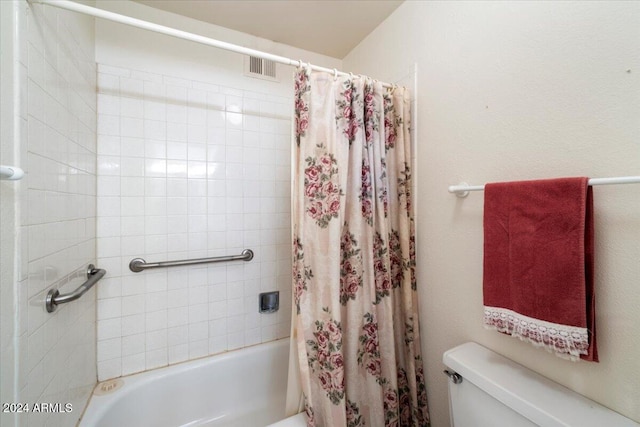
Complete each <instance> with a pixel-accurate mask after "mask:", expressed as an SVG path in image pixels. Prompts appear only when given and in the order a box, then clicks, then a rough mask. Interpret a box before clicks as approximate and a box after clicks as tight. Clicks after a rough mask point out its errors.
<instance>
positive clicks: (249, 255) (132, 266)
mask: <svg viewBox="0 0 640 427" xmlns="http://www.w3.org/2000/svg"><path fill="white" fill-rule="evenodd" d="M252 259H253V251H252V250H251V249H245V250H244V251H242V254H241V255H229V256H218V257H212V258H194V259H181V260H177V261H164V262H146V261H145V260H144V259H142V258H134V259H132V260H131V262H130V263H129V270H131V271H133V272H134V273H139V272H141V271H142V270H145V269H147V268H159V267H177V266H180V265H194V264H206V263H210V262H226V261H251V260H252Z"/></svg>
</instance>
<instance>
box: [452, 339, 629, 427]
mask: <svg viewBox="0 0 640 427" xmlns="http://www.w3.org/2000/svg"><path fill="white" fill-rule="evenodd" d="M442 360H443V362H444V364H445V365H446V366H448V367H449V368H450V369H453V370H454V371H456V372H457V373H458V374H460V375H461V376H462V377H463V378H464V380H463V381H469V382H470V383H472V384H474V385H475V386H476V387H478V388H480V389H481V390H483V391H484V392H485V393H487V394H489V395H490V396H492V397H493V398H495V399H497V400H498V401H500V402H502V403H503V404H505V405H506V406H508V407H509V408H511V409H513V410H514V411H516V412H518V413H519V414H520V415H522V416H524V417H526V418H528V419H529V420H531V421H532V422H534V423H536V424H537V425H540V426H549V427H556V426H572V427H573V426H580V427H601V426H616V427H639V426H640V424H638V423H636V422H634V421H632V420H630V419H628V418H625V417H623V416H622V415H620V414H618V413H617V412H614V411H612V410H610V409H608V408H605V407H604V406H602V405H600V404H598V403H596V402H594V401H592V400H589V399H587V398H586V397H584V396H582V395H580V394H578V393H576V392H574V391H571V390H569V389H568V388H566V387H564V386H562V385H560V384H558V383H556V382H553V381H551V380H549V379H547V378H545V377H543V376H541V375H539V374H537V373H535V372H533V371H532V370H530V369H527V368H525V367H524V366H522V365H519V364H517V363H516V362H514V361H512V360H510V359H507V358H506V357H504V356H501V355H499V354H497V353H495V352H493V351H491V350H489V349H487V348H485V347H483V346H481V345H479V344H477V343H474V342H468V343H465V344H462V345H460V346H458V347H455V348H452V349H451V350H448V351H446V352H445V353H444V355H443V357H442ZM451 387H456V386H455V385H453V384H452V385H451Z"/></svg>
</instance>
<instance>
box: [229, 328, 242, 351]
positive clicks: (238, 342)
mask: <svg viewBox="0 0 640 427" xmlns="http://www.w3.org/2000/svg"><path fill="white" fill-rule="evenodd" d="M244 345H245V344H244V332H237V333H235V334H228V335H227V348H228V349H229V350H235V349H238V348H242V347H244Z"/></svg>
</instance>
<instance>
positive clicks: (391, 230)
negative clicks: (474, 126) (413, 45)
mask: <svg viewBox="0 0 640 427" xmlns="http://www.w3.org/2000/svg"><path fill="white" fill-rule="evenodd" d="M410 117H411V115H410V96H409V93H408V91H407V90H406V89H404V88H399V87H394V88H392V89H385V88H384V87H383V86H382V84H381V83H380V82H378V81H375V80H371V79H369V78H366V77H362V76H358V77H356V76H353V75H350V76H341V77H338V76H335V75H333V74H330V73H319V72H313V73H312V72H311V70H310V69H308V68H302V69H299V70H298V71H297V73H296V76H295V146H294V150H295V155H294V165H293V167H294V174H293V175H294V182H293V195H292V197H293V282H294V283H293V286H294V290H293V292H294V295H293V311H294V313H293V316H292V317H293V329H294V333H293V335H292V339H293V340H295V341H296V344H297V356H298V363H299V369H300V385H301V387H302V392H303V394H304V407H305V411H306V413H307V420H308V425H309V426H319V427H320V426H324V427H340V426H348V427H355V426H383V425H384V426H426V425H429V416H428V410H427V397H426V387H425V381H424V373H423V367H422V358H421V354H420V330H419V325H418V304H417V294H416V279H415V240H414V221H413V209H412V196H411V168H410V165H411V143H410V134H409V130H410Z"/></svg>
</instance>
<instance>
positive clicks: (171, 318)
mask: <svg viewBox="0 0 640 427" xmlns="http://www.w3.org/2000/svg"><path fill="white" fill-rule="evenodd" d="M188 324H189V308H188V307H186V306H185V307H176V308H169V309H168V310H167V326H169V327H170V328H171V327H175V326H182V325H188Z"/></svg>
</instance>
